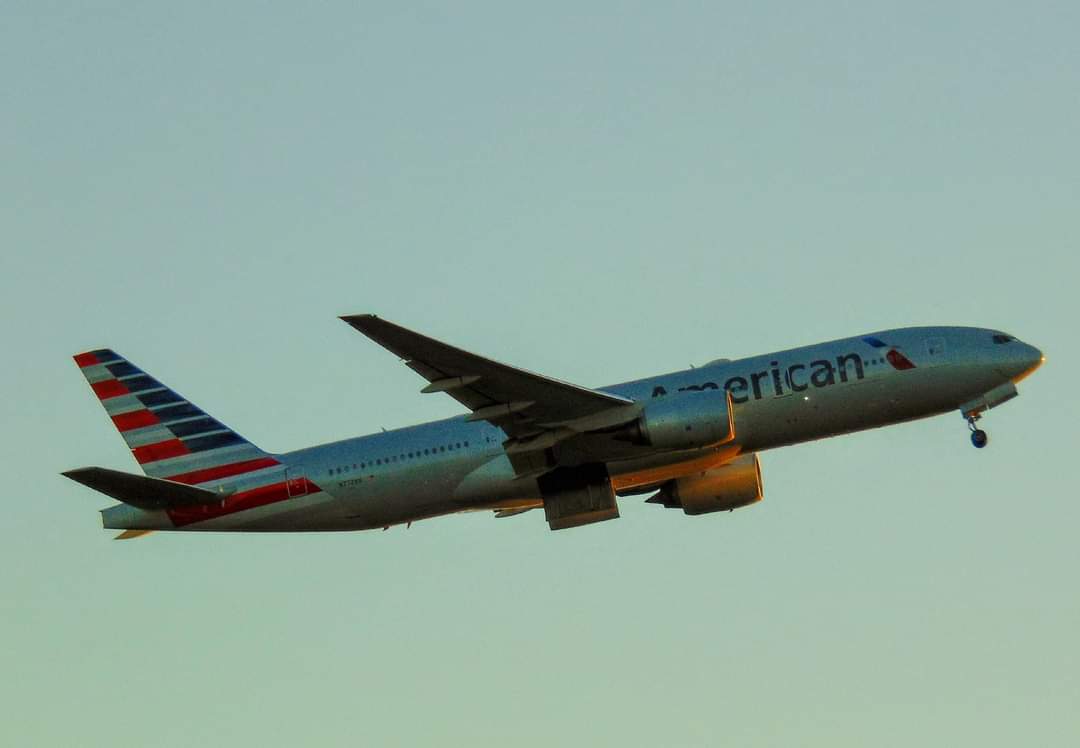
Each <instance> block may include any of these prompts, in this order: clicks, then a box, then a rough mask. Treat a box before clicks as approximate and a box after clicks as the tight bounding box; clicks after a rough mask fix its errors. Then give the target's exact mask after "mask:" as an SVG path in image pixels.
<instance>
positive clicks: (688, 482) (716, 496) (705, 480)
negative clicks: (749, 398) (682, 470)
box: [647, 453, 762, 514]
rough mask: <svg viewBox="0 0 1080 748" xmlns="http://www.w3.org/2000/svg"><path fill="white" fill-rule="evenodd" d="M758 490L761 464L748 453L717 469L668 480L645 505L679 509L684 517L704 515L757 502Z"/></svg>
mask: <svg viewBox="0 0 1080 748" xmlns="http://www.w3.org/2000/svg"><path fill="white" fill-rule="evenodd" d="M761 489H762V485H761V465H760V464H759V463H758V458H757V455H756V454H753V453H751V454H748V455H742V456H741V457H738V458H736V459H735V460H732V461H731V462H729V463H727V464H726V465H721V466H720V467H718V468H713V469H712V470H706V471H705V472H703V473H694V474H693V475H686V476H683V477H682V478H676V479H675V480H672V481H668V482H667V483H665V484H664V486H663V487H662V488H661V489H660V491H659V492H658V493H657V494H656V495H655V496H653V497H651V498H649V499H647V502H648V503H650V504H662V505H663V506H665V507H668V508H669V509H674V508H681V509H682V510H683V511H684V512H686V513H687V514H708V513H709V512H721V511H724V510H729V511H730V510H732V509H738V508H739V507H742V506H748V505H749V504H753V503H755V502H758V501H761V496H762V490H761Z"/></svg>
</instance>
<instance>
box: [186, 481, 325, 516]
mask: <svg viewBox="0 0 1080 748" xmlns="http://www.w3.org/2000/svg"><path fill="white" fill-rule="evenodd" d="M291 483H292V486H291V491H290V485H289V484H288V483H286V482H285V481H282V482H280V483H271V484H270V485H268V486H259V487H258V488H253V489H251V490H250V491H241V492H240V493H235V494H233V495H232V496H229V497H228V498H226V499H224V500H223V501H222V502H221V503H220V504H202V505H195V506H184V507H175V508H173V509H168V510H166V513H167V514H168V515H169V519H171V520H172V522H173V524H174V525H175V526H176V527H183V526H185V525H190V524H193V523H195V522H205V521H207V520H210V519H216V518H217V517H224V516H225V515H227V514H234V513H235V512H242V511H244V510H246V509H254V508H255V507H260V506H266V505H267V504H276V503H277V502H279V501H285V500H286V499H288V498H290V495H291V494H296V495H305V496H308V495H311V494H314V493H319V492H320V491H321V490H322V489H320V488H319V487H318V486H317V485H315V484H314V483H312V482H311V481H309V480H308V479H307V478H298V479H297V480H296V481H292V482H291Z"/></svg>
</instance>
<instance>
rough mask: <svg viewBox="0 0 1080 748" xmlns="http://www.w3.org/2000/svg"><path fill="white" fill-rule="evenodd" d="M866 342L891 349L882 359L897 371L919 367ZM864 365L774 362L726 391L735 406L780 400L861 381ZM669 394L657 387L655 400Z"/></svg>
mask: <svg viewBox="0 0 1080 748" xmlns="http://www.w3.org/2000/svg"><path fill="white" fill-rule="evenodd" d="M863 341H864V342H866V343H867V344H868V345H870V346H872V347H874V348H889V350H888V351H887V352H884V353H883V355H882V359H883V360H884V361H886V362H888V363H889V365H890V366H892V367H893V368H894V369H896V370H898V371H904V370H907V369H914V368H915V364H913V363H912V362H911V360H910V359H908V358H907V357H906V356H905V355H904V354H903V353H901V352H900V351H899V350H897V349H896V348H895V347H889V346H887V345H886V344H885V343H883V342H882V341H880V340H878V339H877V338H863ZM864 366H865V361H864V360H863V357H862V356H860V355H859V354H858V353H845V354H843V355H841V356H837V357H836V360H835V361H833V360H829V359H823V358H822V359H816V360H814V361H810V362H809V363H799V364H792V365H791V366H788V367H787V368H783V367H781V366H780V363H779V362H778V361H770V362H769V367H770V368H769V369H767V370H765V371H755V372H752V373H750V374H749V375H748V376H733V377H731V378H729V379H728V380H727V381H726V382H724V385H723V389H725V390H727V391H728V392H730V393H731V401H732V402H733V403H745V402H747V401H749V400H750V398H753V399H754V400H760V399H761V398H762V397H765V396H767V395H769V396H772V397H780V396H782V395H787V394H791V393H793V392H805V391H806V390H808V389H810V388H811V387H815V388H819V389H820V388H822V387H831V386H833V385H834V384H837V383H838V382H840V383H843V382H848V381H859V380H860V379H863V378H864V377H865V373H864ZM718 389H721V387H720V385H719V384H717V383H716V382H702V383H701V384H691V385H687V386H686V387H679V388H678V389H677V390H676V391H677V392H700V391H702V390H718ZM666 394H668V392H667V389H666V388H665V387H662V386H656V387H653V391H652V396H653V397H662V396H664V395H666Z"/></svg>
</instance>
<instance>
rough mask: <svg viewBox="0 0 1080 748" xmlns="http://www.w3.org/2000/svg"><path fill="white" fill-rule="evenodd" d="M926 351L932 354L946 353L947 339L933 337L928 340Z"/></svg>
mask: <svg viewBox="0 0 1080 748" xmlns="http://www.w3.org/2000/svg"><path fill="white" fill-rule="evenodd" d="M926 352H927V353H929V354H930V355H931V356H940V355H941V354H943V353H945V339H944V338H931V339H930V340H927V341H926Z"/></svg>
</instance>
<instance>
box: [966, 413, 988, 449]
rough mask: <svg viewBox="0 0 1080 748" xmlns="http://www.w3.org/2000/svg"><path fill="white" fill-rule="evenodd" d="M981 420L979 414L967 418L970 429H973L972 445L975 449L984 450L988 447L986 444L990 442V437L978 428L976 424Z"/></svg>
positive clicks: (972, 414)
mask: <svg viewBox="0 0 1080 748" xmlns="http://www.w3.org/2000/svg"><path fill="white" fill-rule="evenodd" d="M977 420H979V414H978V413H971V414H970V415H968V416H967V424H968V428H969V429H971V443H972V444H973V445H974V447H975V449H982V448H983V447H985V446H986V443H987V442H989V441H990V437H989V436H987V435H986V432H985V431H983V430H982V429H980V428H978V427H977V426H976V425H975V422H976V421H977Z"/></svg>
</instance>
